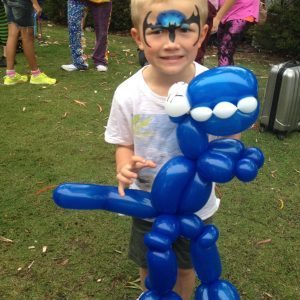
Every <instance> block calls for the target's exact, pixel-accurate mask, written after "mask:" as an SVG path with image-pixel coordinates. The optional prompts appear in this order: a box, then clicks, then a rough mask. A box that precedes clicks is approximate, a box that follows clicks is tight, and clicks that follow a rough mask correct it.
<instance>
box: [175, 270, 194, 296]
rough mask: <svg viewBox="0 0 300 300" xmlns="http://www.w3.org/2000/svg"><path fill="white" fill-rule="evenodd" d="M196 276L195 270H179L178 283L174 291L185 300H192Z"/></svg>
mask: <svg viewBox="0 0 300 300" xmlns="http://www.w3.org/2000/svg"><path fill="white" fill-rule="evenodd" d="M195 279H196V275H195V272H194V269H178V275H177V281H176V284H175V287H174V291H175V292H176V293H177V294H178V295H180V296H181V297H182V299H183V300H190V298H191V296H192V294H193V292H194V287H195Z"/></svg>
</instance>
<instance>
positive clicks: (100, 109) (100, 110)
mask: <svg viewBox="0 0 300 300" xmlns="http://www.w3.org/2000/svg"><path fill="white" fill-rule="evenodd" d="M97 106H98V108H99V112H102V111H103V109H102V107H101V105H100V104H97Z"/></svg>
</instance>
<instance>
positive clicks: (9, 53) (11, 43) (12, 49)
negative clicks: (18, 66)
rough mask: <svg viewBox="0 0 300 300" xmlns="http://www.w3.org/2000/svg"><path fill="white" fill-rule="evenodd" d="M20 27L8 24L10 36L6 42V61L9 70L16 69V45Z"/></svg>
mask: <svg viewBox="0 0 300 300" xmlns="http://www.w3.org/2000/svg"><path fill="white" fill-rule="evenodd" d="M19 32H20V29H19V28H18V27H17V25H16V24H14V23H10V24H8V38H7V42H6V63H7V70H14V67H15V58H16V47H17V43H18V39H19Z"/></svg>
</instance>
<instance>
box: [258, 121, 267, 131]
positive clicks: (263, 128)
mask: <svg viewBox="0 0 300 300" xmlns="http://www.w3.org/2000/svg"><path fill="white" fill-rule="evenodd" d="M258 130H259V132H261V133H263V132H265V131H266V130H267V129H266V126H265V125H264V124H261V123H260V124H259V129H258Z"/></svg>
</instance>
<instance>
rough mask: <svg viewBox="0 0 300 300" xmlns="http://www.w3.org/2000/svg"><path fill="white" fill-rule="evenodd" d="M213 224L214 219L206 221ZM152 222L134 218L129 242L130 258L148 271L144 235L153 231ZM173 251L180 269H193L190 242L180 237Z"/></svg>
mask: <svg viewBox="0 0 300 300" xmlns="http://www.w3.org/2000/svg"><path fill="white" fill-rule="evenodd" d="M211 222H212V218H209V219H207V220H205V221H204V223H205V224H209V223H211ZM152 224H153V223H151V222H148V221H145V220H142V219H137V218H132V226H131V236H130V241H129V252H128V257H129V258H130V259H131V260H133V261H134V262H135V263H136V264H137V265H138V266H139V267H140V268H145V269H147V260H146V253H147V247H146V246H145V244H144V235H145V234H146V233H148V232H149V231H150V230H151V227H152ZM173 250H174V252H175V254H176V257H177V264H178V267H179V268H180V269H191V268H193V264H192V261H191V257H190V241H189V240H187V239H185V238H184V237H179V238H178V239H177V240H176V242H175V243H174V244H173Z"/></svg>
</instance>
